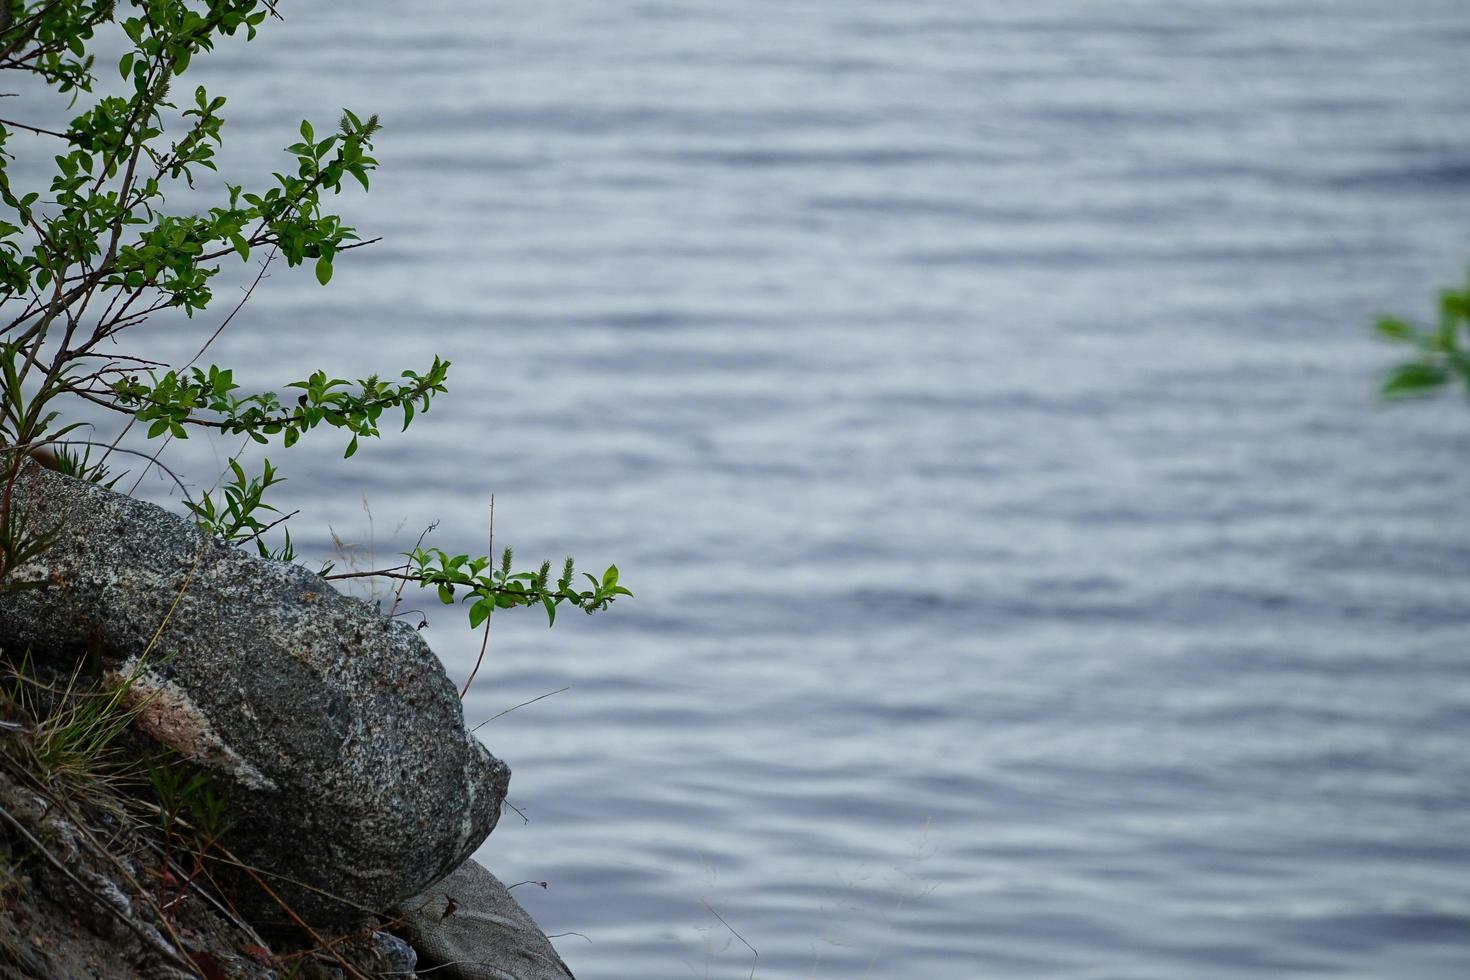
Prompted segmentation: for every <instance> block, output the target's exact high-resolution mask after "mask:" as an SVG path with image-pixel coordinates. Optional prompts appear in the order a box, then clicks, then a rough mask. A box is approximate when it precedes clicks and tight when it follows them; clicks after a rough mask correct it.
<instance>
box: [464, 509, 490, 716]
mask: <svg viewBox="0 0 1470 980" xmlns="http://www.w3.org/2000/svg"><path fill="white" fill-rule="evenodd" d="M485 556H486V557H487V558H489V559H490V560H491V561H494V560H495V494H493V493H492V494H491V495H490V540H489V541H488V542H487V543H486V544H485ZM494 612H495V607H494V605H492V606H491V607H490V611H489V612H487V613H486V614H485V632H484V635H483V636H481V638H480V655H479V656H478V657H476V658H475V666H474V669H472V670H471V671H470V676H469V677H467V678H465V682H464V689H463V690H461V691H460V692H459V699H460V700H461V701H463V700H464V696H465V695H466V694H468V693H470V685H471V684H473V683H474V682H475V675H476V674H478V673H479V672H480V664H482V663H484V662H485V649H486V648H487V647H489V646H490V621H491V620H493V619H494V618H495V616H494V615H493V614H494Z"/></svg>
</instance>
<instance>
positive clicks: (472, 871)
mask: <svg viewBox="0 0 1470 980" xmlns="http://www.w3.org/2000/svg"><path fill="white" fill-rule="evenodd" d="M399 914H400V915H401V916H402V920H403V923H404V926H403V928H404V931H405V932H407V933H408V939H409V942H411V943H413V947H414V949H416V950H418V952H419V955H420V956H421V957H422V958H423V960H424V962H425V963H427V964H431V965H432V966H434V967H438V969H435V970H434V972H433V976H435V977H442V978H445V980H575V978H574V977H573V976H572V971H571V970H568V969H567V965H566V964H565V963H563V962H562V961H561V957H560V956H558V955H557V954H556V950H555V949H553V948H552V946H551V940H549V939H547V938H546V934H545V933H543V932H542V931H541V929H540V927H539V926H537V925H536V923H535V922H534V921H532V919H531V916H530V915H529V914H527V912H526V910H525V909H523V908H521V905H520V903H519V902H517V901H516V900H515V899H514V898H512V897H511V894H510V890H509V889H507V888H506V887H505V886H504V885H502V884H501V883H500V880H499V879H498V878H496V877H495V876H494V875H493V874H491V873H490V872H489V871H486V870H485V869H484V868H482V867H480V865H479V864H477V863H476V862H474V861H466V862H465V863H464V864H462V865H461V866H460V867H459V868H457V869H456V870H455V871H454V873H453V874H451V875H450V876H449V877H447V878H445V879H444V880H443V881H440V882H438V883H436V884H435V885H434V886H433V887H431V888H430V889H429V890H428V891H426V892H424V894H422V895H419V896H418V897H416V898H413V899H410V900H409V901H407V902H404V903H403V905H402V907H401V908H400V909H399Z"/></svg>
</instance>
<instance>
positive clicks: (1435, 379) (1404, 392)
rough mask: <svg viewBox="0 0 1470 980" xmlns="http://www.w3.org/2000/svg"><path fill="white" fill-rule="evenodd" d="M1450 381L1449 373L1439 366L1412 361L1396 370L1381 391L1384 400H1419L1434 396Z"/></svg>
mask: <svg viewBox="0 0 1470 980" xmlns="http://www.w3.org/2000/svg"><path fill="white" fill-rule="evenodd" d="M1449 380H1450V374H1449V371H1447V370H1446V369H1445V368H1444V367H1442V366H1440V365H1438V364H1432V363H1428V362H1425V361H1412V362H1410V363H1408V364H1400V365H1399V366H1398V367H1396V368H1394V370H1393V373H1391V374H1390V375H1389V376H1388V380H1387V381H1385V382H1384V383H1383V387H1382V388H1380V389H1379V394H1381V395H1382V396H1383V397H1384V398H1417V397H1420V396H1423V395H1428V394H1432V393H1433V392H1434V391H1436V390H1438V389H1439V388H1441V387H1443V386H1444V385H1445V383H1446V382H1448V381H1449Z"/></svg>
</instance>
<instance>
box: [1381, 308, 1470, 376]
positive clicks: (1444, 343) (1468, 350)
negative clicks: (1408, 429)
mask: <svg viewBox="0 0 1470 980" xmlns="http://www.w3.org/2000/svg"><path fill="white" fill-rule="evenodd" d="M1376 329H1377V331H1378V335H1379V336H1380V337H1383V338H1384V339H1385V340H1389V341H1392V342H1394V343H1399V344H1407V345H1408V346H1410V347H1412V348H1414V349H1415V351H1416V354H1415V356H1414V358H1413V359H1412V360H1409V361H1405V362H1404V363H1402V364H1400V365H1398V366H1397V367H1395V368H1394V369H1393V370H1392V372H1390V374H1389V376H1388V378H1387V380H1385V381H1384V382H1383V385H1382V387H1380V389H1379V393H1380V394H1381V395H1382V396H1383V397H1384V398H1388V399H1406V398H1421V397H1424V396H1427V395H1432V394H1435V393H1436V392H1438V391H1440V390H1441V389H1442V388H1444V387H1445V386H1446V385H1448V384H1449V383H1450V382H1451V381H1454V380H1455V379H1459V381H1460V382H1461V383H1462V384H1464V385H1465V389H1466V392H1467V394H1470V280H1467V283H1466V286H1465V288H1464V289H1445V290H1442V291H1441V292H1440V294H1439V320H1438V322H1437V323H1436V324H1435V325H1434V326H1433V327H1421V326H1417V325H1415V324H1412V323H1410V322H1408V321H1407V320H1403V319H1400V318H1399V317H1393V316H1385V317H1380V318H1379V319H1378V322H1377V324H1376Z"/></svg>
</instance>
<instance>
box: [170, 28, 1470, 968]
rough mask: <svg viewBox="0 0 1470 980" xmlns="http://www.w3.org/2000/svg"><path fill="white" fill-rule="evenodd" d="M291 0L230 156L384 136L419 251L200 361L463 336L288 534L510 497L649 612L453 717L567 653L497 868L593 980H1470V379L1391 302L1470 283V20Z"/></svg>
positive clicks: (536, 684) (448, 656) (583, 630)
mask: <svg viewBox="0 0 1470 980" xmlns="http://www.w3.org/2000/svg"><path fill="white" fill-rule="evenodd" d="M285 6H286V12H287V15H288V20H287V21H286V22H285V23H283V24H273V25H270V26H269V27H268V28H267V30H266V31H265V35H264V37H263V38H262V39H261V40H260V41H259V42H258V43H255V44H252V45H249V46H243V45H231V46H227V47H226V48H225V49H224V50H222V51H221V52H220V53H219V55H218V56H217V57H215V58H213V59H212V62H213V63H212V64H206V63H204V62H200V65H199V68H198V70H196V71H193V72H191V73H190V78H191V79H192V78H193V76H195V75H197V76H198V77H199V79H200V80H201V81H205V80H207V81H209V83H210V84H211V85H212V86H215V87H217V88H218V90H219V93H220V94H225V95H228V96H229V97H230V98H231V103H230V107H229V108H228V109H227V111H226V112H225V116H226V118H227V119H228V125H227V129H226V133H227V137H228V138H229V140H230V141H231V142H230V153H229V154H227V158H228V159H229V160H230V161H231V166H232V168H233V173H234V174H235V175H237V176H249V175H252V174H254V173H257V172H259V171H260V170H261V169H262V168H267V169H268V168H280V167H282V166H283V165H284V164H283V163H282V162H281V160H282V158H281V157H280V156H279V155H278V154H277V152H276V151H277V149H278V148H279V147H281V146H284V145H285V144H287V143H289V142H292V141H293V140H294V139H295V130H296V123H297V121H298V120H299V119H300V118H302V117H303V116H309V117H311V118H314V119H316V120H317V121H318V129H319V130H320V129H324V128H327V127H328V126H329V124H330V122H331V121H332V120H333V119H334V118H335V115H336V113H337V112H338V110H339V109H340V107H342V106H344V105H345V106H350V107H352V108H354V109H357V110H358V111H361V112H367V111H377V112H380V113H381V114H382V118H383V122H384V124H385V129H384V132H383V134H382V136H381V139H380V141H379V150H380V152H379V153H378V157H379V159H380V161H381V164H382V172H381V175H380V176H379V178H378V180H377V183H376V186H375V188H374V191H373V193H372V194H371V195H368V196H366V197H363V196H362V195H360V194H354V195H349V196H348V197H346V198H344V200H343V207H344V209H345V210H346V213H348V214H349V216H350V217H351V219H352V220H353V221H354V222H355V223H356V224H357V225H358V226H359V227H360V228H361V229H362V231H363V232H364V234H365V235H381V236H383V238H384V241H383V242H382V243H381V244H378V245H375V246H373V247H372V248H370V249H365V250H362V251H360V252H358V253H355V254H353V255H351V256H344V257H343V259H341V260H340V261H339V262H338V269H337V277H336V280H335V281H334V282H333V283H332V285H331V287H330V288H328V289H325V290H324V289H320V288H319V287H317V286H316V284H315V283H314V281H312V280H311V277H310V275H309V273H308V274H288V273H287V272H286V270H284V269H274V270H273V272H272V275H271V277H270V279H268V280H267V282H266V284H265V286H264V287H263V288H262V290H261V291H260V292H259V293H257V295H256V297H255V298H254V299H253V300H252V301H251V303H250V304H249V305H248V306H247V307H246V308H245V311H244V312H243V313H242V314H241V316H240V317H239V318H238V319H237V320H236V322H235V324H234V325H233V326H232V327H231V330H230V331H229V332H228V333H227V334H226V335H225V336H224V337H223V338H222V339H221V341H220V342H219V344H218V345H217V346H216V348H215V356H216V359H217V360H218V361H220V362H222V363H236V364H237V365H240V367H241V374H242V375H243V376H244V378H245V380H247V381H248V382H251V383H259V384H275V383H280V382H282V381H285V380H290V379H291V378H294V377H297V376H299V374H300V372H302V371H304V370H305V369H307V368H309V367H311V366H316V365H318V364H320V365H322V366H327V367H336V368H338V369H339V370H340V371H341V372H342V373H344V374H345V373H354V374H357V373H360V374H366V373H368V372H370V371H375V370H380V371H384V372H385V373H396V372H397V370H399V369H401V368H403V367H406V366H418V365H421V364H427V362H428V360H429V356H430V355H431V354H432V353H439V354H442V355H444V356H445V357H447V358H449V359H450V360H452V361H453V362H454V370H453V373H452V375H451V394H450V396H448V397H446V398H444V399H443V400H442V401H441V402H440V403H437V404H436V405H435V407H434V409H433V411H432V412H431V413H430V414H429V415H428V416H427V417H425V418H424V419H423V420H422V421H421V422H420V423H418V424H416V426H415V429H414V430H413V431H412V432H410V433H409V434H408V435H405V436H398V435H396V434H395V435H389V436H388V437H386V438H385V439H384V440H383V441H382V442H381V443H376V444H372V445H369V446H367V447H365V448H364V450H363V451H362V452H360V453H359V454H358V456H357V457H355V458H354V459H353V460H352V461H350V462H348V463H345V464H343V463H341V462H340V461H339V460H338V459H337V456H338V454H339V453H340V448H341V447H340V440H336V439H335V438H334V437H325V436H324V437H322V438H315V439H312V440H309V441H308V448H306V449H304V450H297V451H293V452H291V453H277V454H275V457H276V462H278V463H279V464H281V465H282V467H283V469H284V471H285V472H286V475H288V476H289V477H290V483H288V484H287V485H286V486H285V487H284V488H283V491H284V493H283V498H282V501H283V504H286V505H289V506H290V507H301V508H302V509H303V513H302V515H301V516H300V517H298V518H297V519H296V521H295V525H296V527H297V530H296V532H295V533H296V537H297V540H298V543H299V545H300V546H301V548H302V550H303V551H304V552H305V553H307V554H309V555H312V556H326V555H330V554H331V552H332V550H333V547H332V545H331V543H330V541H329V539H328V537H327V533H326V531H327V528H328V526H330V527H332V528H334V529H335V530H336V531H337V532H338V533H339V534H340V535H341V536H342V537H344V538H345V539H347V540H349V541H351V542H353V543H356V544H359V545H361V546H362V550H361V551H360V552H359V555H358V560H359V561H362V562H364V563H367V562H370V561H372V560H373V558H374V556H376V559H377V561H378V563H380V564H382V563H391V561H392V560H393V554H394V552H395V551H398V550H401V549H403V548H406V547H408V546H410V545H411V544H412V542H413V540H414V538H416V537H417V535H418V533H419V531H420V530H422V528H423V527H424V526H425V525H427V524H429V523H430V522H432V521H436V520H437V521H439V522H440V523H439V526H438V528H437V530H435V531H434V533H433V535H432V536H431V538H430V539H429V540H430V542H431V543H438V544H439V545H440V546H442V547H445V548H447V549H450V550H452V551H454V550H457V551H470V550H473V549H476V548H482V547H483V544H484V539H485V534H486V522H487V505H488V502H489V497H490V494H492V493H494V494H495V499H496V525H495V533H496V542H497V546H498V545H499V544H501V543H513V544H514V545H516V547H517V550H518V553H519V554H520V555H522V556H523V557H524V558H525V559H526V560H527V561H528V562H530V561H532V560H535V559H539V558H540V557H542V556H546V557H550V558H552V559H553V560H559V559H560V557H561V556H562V555H563V554H565V553H567V552H571V553H573V554H575V555H577V556H578V558H579V560H580V561H581V562H582V563H583V564H584V565H585V566H587V567H588V568H592V567H594V566H596V567H599V568H600V567H601V566H602V565H604V564H606V563H608V562H613V561H616V562H617V563H618V564H619V566H620V568H621V569H622V573H623V578H624V581H625V583H626V584H628V585H629V586H630V587H631V588H632V589H633V590H634V591H635V592H636V593H637V599H636V601H629V602H626V603H624V602H620V603H619V604H618V606H617V607H616V608H615V609H614V610H612V611H611V612H610V613H608V614H606V615H604V616H599V617H597V618H595V619H586V618H584V617H575V616H571V615H565V616H564V617H563V622H561V623H559V624H558V626H557V628H556V629H555V630H554V631H547V630H546V629H545V627H544V623H538V622H537V621H536V617H535V616H534V615H530V614H527V615H523V616H519V617H516V616H510V615H506V616H504V617H502V618H497V620H496V623H497V626H496V631H495V634H494V638H493V641H492V643H491V646H490V651H489V654H488V657H487V662H486V665H485V667H484V668H483V669H482V670H481V672H480V674H479V679H478V680H477V681H476V683H475V686H474V689H473V691H472V692H471V694H470V696H469V698H468V699H467V701H466V711H467V715H468V717H469V719H470V721H471V723H478V722H479V721H482V720H484V719H486V718H489V717H490V716H491V715H493V714H495V713H496V712H498V711H501V710H503V709H504V708H507V707H510V706H512V705H515V704H517V703H519V702H522V701H525V700H527V699H529V698H533V697H536V696H538V695H541V694H545V693H547V692H550V691H555V690H558V689H560V688H563V687H566V688H569V690H567V691H565V692H563V693H560V694H557V695H556V696H554V697H549V698H546V699H544V700H542V701H539V702H537V703H536V704H534V705H530V706H528V707H524V708H520V709H518V710H516V711H515V712H513V713H511V714H508V715H505V716H504V717H501V718H498V719H496V720H495V721H493V722H491V723H489V724H487V725H486V726H485V727H484V728H482V729H481V730H480V733H481V735H482V736H483V737H484V738H485V741H486V742H487V744H488V745H489V746H490V747H491V748H492V749H493V750H494V751H495V752H496V753H497V754H499V755H501V756H503V757H504V758H505V759H506V760H507V761H508V762H509V763H510V764H511V766H512V767H513V769H514V770H515V778H514V781H513V784H512V793H511V801H512V802H513V803H514V804H515V805H516V806H517V807H519V808H520V810H522V811H523V812H524V814H525V816H526V817H527V818H528V819H529V822H528V823H523V822H522V820H521V818H520V817H518V816H517V815H516V814H515V813H513V812H510V811H507V813H506V817H505V819H504V820H503V821H502V823H501V826H500V828H499V829H498V830H497V831H496V832H495V834H494V835H493V836H492V837H491V838H490V840H489V841H487V843H486V844H485V846H484V847H483V848H482V849H481V851H480V852H479V856H480V858H481V860H483V861H484V862H485V863H486V864H487V865H488V866H489V867H491V868H492V869H493V870H494V871H495V872H496V873H497V874H499V875H500V876H501V877H502V878H504V879H506V880H507V881H510V882H518V881H521V880H523V879H532V880H536V881H542V880H544V881H546V882H548V883H549V888H547V889H546V890H545V891H543V890H542V889H540V888H539V887H537V886H535V885H525V886H521V887H519V888H517V889H516V894H517V895H518V896H519V897H520V898H521V899H522V900H523V901H524V902H525V904H526V905H527V906H528V907H530V908H531V909H532V910H533V912H534V913H535V915H536V916H537V918H538V920H539V921H540V923H541V924H542V926H543V927H545V929H546V930H547V931H548V932H551V933H568V934H567V935H565V936H562V937H561V938H559V939H557V944H558V946H559V947H560V949H561V950H562V951H563V954H564V955H565V957H566V959H567V961H568V963H569V964H570V965H571V966H572V968H573V970H574V971H575V972H576V973H577V974H578V976H580V977H583V978H593V977H607V978H642V980H662V978H682V977H712V978H746V977H749V976H750V974H751V971H752V966H754V972H755V976H756V977H758V978H765V980H777V978H788V977H819V978H839V977H840V978H852V977H883V978H894V980H927V978H956V980H971V978H977V980H978V978H990V977H1057V978H1099V980H1100V978H1125V977H1126V978H1179V977H1211V978H1214V977H1219V978H1230V977H1295V976H1303V977H1305V976H1314V977H1318V976H1332V977H1395V978H1397V977H1415V978H1433V977H1462V976H1466V975H1467V974H1470V750H1467V735H1470V408H1467V406H1466V405H1464V404H1462V403H1461V400H1460V399H1458V398H1452V399H1448V400H1445V401H1443V402H1436V403H1430V404H1426V405H1418V406H1412V407H1401V408H1392V409H1389V408H1384V407H1383V406H1381V405H1379V404H1378V403H1377V402H1376V401H1375V399H1374V397H1373V389H1374V386H1375V384H1376V383H1377V381H1378V379H1379V378H1380V376H1381V373H1382V371H1383V370H1384V369H1385V368H1386V367H1387V366H1388V365H1389V364H1390V363H1392V362H1393V361H1394V359H1395V358H1396V357H1397V352H1396V351H1392V350H1389V349H1386V348H1384V347H1382V346H1381V345H1379V344H1377V343H1375V342H1374V341H1373V340H1372V339H1371V338H1370V336H1369V333H1368V324H1369V322H1370V320H1371V318H1372V316H1373V314H1374V313H1376V312H1381V311H1399V312H1403V313H1406V314H1413V315H1415V316H1420V317H1427V316H1429V315H1430V314H1431V312H1432V311H1431V305H1430V304H1431V302H1432V295H1433V290H1434V289H1435V288H1437V287H1439V286H1443V285H1447V284H1450V283H1452V282H1454V281H1456V280H1458V279H1459V278H1460V277H1461V276H1462V275H1463V272H1464V268H1465V266H1466V264H1467V262H1470V128H1467V126H1466V119H1467V113H1470V83H1467V80H1466V73H1465V64H1466V62H1465V50H1466V44H1467V42H1470V4H1466V3H1465V2H1464V0H1400V2H1398V3H1395V4H1392V5H1387V4H1382V3H1378V2H1370V0H1255V2H1237V0H1232V2H1225V0H1193V2H1178V0H1123V2H1114V3H1107V4H1104V3H1097V2H1088V0H1033V2H1029V3H1025V4H1020V3H1002V2H999V0H993V2H983V0H948V2H943V3H940V2H931V0H906V2H903V3H880V2H876V0H828V2H822V3H818V2H812V0H795V2H793V0H786V2H775V0H745V2H742V3H729V2H721V3H716V2H713V0H691V2H674V0H669V2H657V0H649V2H641V3H634V2H608V0H599V2H591V0H567V2H562V3H555V4H540V3H527V2H523V0H511V2H504V3H496V4H481V3H471V2H449V0H420V2H419V3H416V4H412V5H404V4H401V3H387V2H383V0H372V2H367V0H358V2H354V3H351V4H315V5H309V4H297V5H291V4H288V5H285ZM215 322H216V321H215V320H213V319H211V320H209V321H208V322H207V323H206V322H200V323H196V324H194V325H192V326H190V327H188V328H187V329H180V328H178V327H172V328H169V327H164V326H161V327H160V328H159V331H160V334H159V336H160V340H159V343H160V344H161V345H162V347H164V348H168V347H169V346H170V345H173V346H174V347H175V348H176V349H178V350H185V349H187V352H190V353H191V352H192V349H193V346H197V338H198V336H199V331H201V330H206V329H212V327H213V325H214V323H215ZM191 344H192V345H193V346H190V345H191ZM288 375H289V376H290V377H287V376H288ZM229 448H230V447H229V446H227V445H223V444H222V445H219V446H215V447H212V448H209V447H206V446H205V445H204V444H202V443H199V442H198V441H197V440H195V441H192V442H191V445H190V446H189V447H185V449H186V450H189V451H185V452H182V453H180V454H179V455H178V456H177V458H176V462H177V464H178V465H179V466H182V467H184V468H185V469H187V470H188V471H189V472H191V473H192V474H193V475H194V477H195V478H196V479H198V480H200V481H201V482H203V483H205V484H207V483H208V482H209V481H210V480H211V479H212V477H213V473H212V470H211V467H212V466H213V465H214V456H213V455H211V454H212V453H214V452H221V453H222V452H226V451H228V449H229ZM164 491H165V488H164V486H163V484H161V483H159V484H157V485H156V486H155V485H153V484H152V482H151V481H150V482H149V483H148V484H145V492H152V493H155V494H158V495H162V494H163V493H164ZM364 498H366V501H367V505H368V508H369V509H370V512H371V519H369V516H368V510H365V509H364V506H363V499H364ZM430 603H432V600H431V599H429V598H425V599H424V600H423V601H421V602H416V603H411V605H416V606H419V607H421V608H423V609H425V610H426V611H427V612H428V613H429V615H430V617H431V626H430V627H429V629H428V631H427V635H428V636H429V638H430V641H431V642H432V643H433V645H434V646H435V648H436V650H437V651H438V652H439V653H440V655H441V656H442V657H443V658H444V660H445V661H446V663H447V664H448V666H449V668H450V671H451V673H452V674H453V675H454V676H455V677H457V678H462V677H464V676H465V675H466V673H467V672H468V670H469V667H470V665H471V663H472V662H473V660H474V657H475V653H476V651H477V649H478V638H477V637H476V636H475V635H474V634H472V633H470V632H469V631H468V629H466V628H465V627H464V624H463V622H462V619H461V617H460V614H459V613H457V612H454V611H451V610H448V609H440V608H437V607H435V606H433V605H431V604H430ZM737 932H738V934H739V936H740V937H743V939H744V940H745V941H748V943H749V944H750V945H751V946H753V947H755V948H756V949H758V950H759V961H758V962H754V961H753V957H752V955H751V952H750V950H749V949H747V948H746V946H745V945H744V943H743V942H742V941H741V940H740V939H739V938H737V937H736V935H735V933H737Z"/></svg>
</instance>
